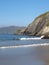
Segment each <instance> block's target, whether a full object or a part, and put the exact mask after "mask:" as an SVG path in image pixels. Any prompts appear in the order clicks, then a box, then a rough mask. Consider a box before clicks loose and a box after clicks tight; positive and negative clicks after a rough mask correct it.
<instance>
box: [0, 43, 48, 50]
mask: <svg viewBox="0 0 49 65" xmlns="http://www.w3.org/2000/svg"><path fill="white" fill-rule="evenodd" d="M48 45H49V44H48V43H44V44H31V45H20V46H2V47H0V49H6V48H22V47H24V48H25V47H37V46H48Z"/></svg>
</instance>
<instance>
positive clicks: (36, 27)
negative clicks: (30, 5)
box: [21, 12, 49, 36]
mask: <svg viewBox="0 0 49 65" xmlns="http://www.w3.org/2000/svg"><path fill="white" fill-rule="evenodd" d="M21 34H25V35H35V36H41V35H45V36H49V12H46V13H44V14H42V15H40V16H38V17H37V18H36V19H35V20H34V21H33V22H32V23H31V24H29V25H28V27H27V28H26V29H25V30H24V31H23V32H22V33H21Z"/></svg>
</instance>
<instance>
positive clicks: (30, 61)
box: [0, 34, 49, 65]
mask: <svg viewBox="0 0 49 65" xmlns="http://www.w3.org/2000/svg"><path fill="white" fill-rule="evenodd" d="M20 38H36V37H34V36H21V35H11V34H1V35H0V65H47V64H49V63H48V62H49V39H39V40H37V39H33V40H19V39H20Z"/></svg>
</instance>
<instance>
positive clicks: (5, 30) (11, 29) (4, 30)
mask: <svg viewBox="0 0 49 65" xmlns="http://www.w3.org/2000/svg"><path fill="white" fill-rule="evenodd" d="M22 29H25V27H19V26H8V27H0V34H15V33H18V30H19V31H20V30H22Z"/></svg>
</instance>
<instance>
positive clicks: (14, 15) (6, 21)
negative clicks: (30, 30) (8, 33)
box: [0, 0, 49, 27]
mask: <svg viewBox="0 0 49 65" xmlns="http://www.w3.org/2000/svg"><path fill="white" fill-rule="evenodd" d="M47 11H49V0H0V27H2V26H14V25H15V26H27V25H28V24H30V23H31V22H32V21H33V20H34V19H35V18H36V17H37V16H38V15H40V14H42V13H44V12H47Z"/></svg>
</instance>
